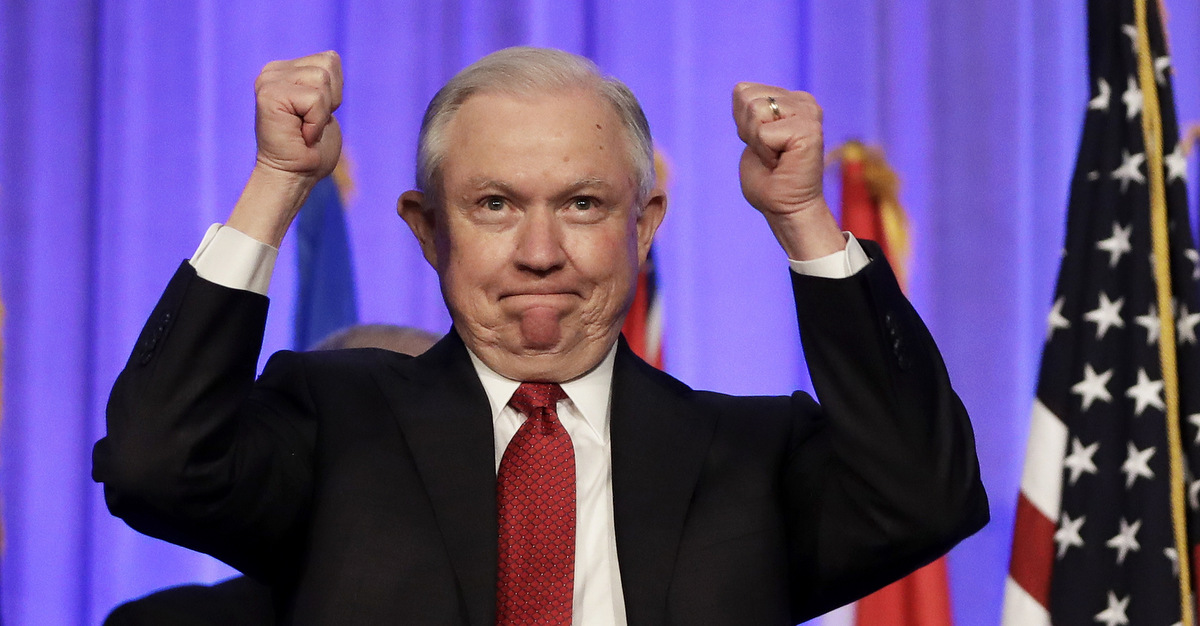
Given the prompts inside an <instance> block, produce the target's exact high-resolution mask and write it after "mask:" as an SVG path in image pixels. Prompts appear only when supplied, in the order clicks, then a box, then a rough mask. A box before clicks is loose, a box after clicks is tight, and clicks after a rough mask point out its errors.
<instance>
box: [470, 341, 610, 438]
mask: <svg viewBox="0 0 1200 626" xmlns="http://www.w3.org/2000/svg"><path fill="white" fill-rule="evenodd" d="M467 354H469V355H470V356H471V364H472V365H474V366H475V373H476V374H477V375H478V376H479V382H481V383H482V384H483V390H484V392H486V393H487V397H488V403H489V404H491V408H492V423H495V421H496V419H497V418H498V417H499V416H500V412H501V411H503V410H504V407H505V406H508V401H509V400H510V399H512V395H513V394H514V393H516V391H517V387H520V386H521V381H519V380H512V379H511V378H505V377H504V376H501V375H500V374H497V373H496V372H495V371H494V370H492V368H490V367H488V366H487V365H485V364H484V362H483V361H481V360H480V359H479V357H477V356H475V353H474V352H471V349H470V348H467ZM616 357H617V345H616V344H613V347H612V348H611V349H609V351H608V354H607V355H605V357H604V359H603V360H602V361H600V363H599V364H598V365H596V367H593V368H592V369H591V370H588V372H587V373H586V374H584V375H583V376H580V377H579V378H576V379H574V380H571V381H568V382H565V383H562V385H561V386H562V389H563V392H564V393H566V394H567V399H568V400H570V401H571V403H572V404H574V405H575V410H576V411H578V412H579V414H580V415H582V416H583V419H584V421H585V422H587V424H588V426H589V427H590V428H591V429H592V430H593V431H594V432H595V433H596V435H597V436H599V437H600V439H601V440H602V441H608V410H609V405H610V404H611V401H612V373H613V364H614V363H615V362H616Z"/></svg>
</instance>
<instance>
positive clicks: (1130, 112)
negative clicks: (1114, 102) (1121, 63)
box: [1121, 76, 1142, 120]
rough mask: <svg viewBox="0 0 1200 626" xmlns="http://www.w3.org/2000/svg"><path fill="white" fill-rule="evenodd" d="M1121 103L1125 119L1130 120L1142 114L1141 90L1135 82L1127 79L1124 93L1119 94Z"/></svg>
mask: <svg viewBox="0 0 1200 626" xmlns="http://www.w3.org/2000/svg"><path fill="white" fill-rule="evenodd" d="M1121 102H1124V103H1125V119H1126V120H1132V119H1133V118H1135V117H1137V116H1138V114H1139V113H1141V112H1142V90H1141V89H1138V85H1137V80H1135V79H1134V78H1133V77H1132V76H1130V77H1129V83H1128V85H1127V86H1126V87H1125V93H1123V94H1121Z"/></svg>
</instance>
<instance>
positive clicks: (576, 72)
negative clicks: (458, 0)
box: [417, 47, 655, 210]
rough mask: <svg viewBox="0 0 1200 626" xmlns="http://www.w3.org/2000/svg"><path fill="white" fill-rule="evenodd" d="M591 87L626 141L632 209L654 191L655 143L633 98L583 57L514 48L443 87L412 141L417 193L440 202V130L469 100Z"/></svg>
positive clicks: (442, 148)
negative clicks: (609, 107)
mask: <svg viewBox="0 0 1200 626" xmlns="http://www.w3.org/2000/svg"><path fill="white" fill-rule="evenodd" d="M578 88H591V89H594V90H595V91H596V93H597V94H598V95H599V96H600V97H601V98H602V99H604V100H605V101H607V102H608V103H610V104H612V106H613V108H614V109H615V110H616V112H617V116H618V117H619V118H620V119H621V124H622V126H624V128H625V133H626V135H627V136H628V146H629V159H630V163H632V164H633V167H634V172H635V174H636V176H637V181H636V182H637V186H638V189H637V198H636V201H637V206H638V210H641V208H642V205H643V204H644V203H645V202H646V200H647V199H649V197H650V191H651V190H652V189H653V188H654V182H655V181H654V143H653V140H651V138H650V124H649V122H647V121H646V114H645V113H644V112H643V111H642V106H641V105H640V104H638V101H637V97H635V96H634V95H633V92H632V91H630V89H629V87H627V86H625V83H622V82H621V81H620V80H617V79H616V78H612V77H606V76H604V75H603V74H601V73H600V68H598V67H596V64H595V63H593V62H592V61H591V60H589V59H586V58H584V57H581V56H578V55H575V54H571V53H569V52H563V51H561V50H553V49H548V48H531V47H515V48H505V49H503V50H499V51H497V52H493V53H492V54H489V55H487V56H485V57H483V58H482V59H480V60H478V61H476V62H475V63H473V64H471V65H470V66H468V67H467V68H466V69H464V70H463V71H461V72H459V73H458V74H456V75H455V76H454V78H451V79H450V82H448V83H446V84H445V85H444V86H443V87H442V88H441V89H440V90H438V92H437V94H436V95H435V96H434V97H433V100H431V101H430V102H429V106H428V107H427V108H426V109H425V117H424V119H423V120H422V121H421V133H420V135H419V137H418V139H417V188H418V189H419V190H421V191H422V192H423V193H424V194H425V196H426V198H427V199H428V200H430V202H428V203H427V206H437V205H438V204H440V202H441V198H440V195H441V192H442V189H441V183H442V181H441V173H442V172H441V167H442V161H443V160H444V159H445V157H446V145H445V143H446V142H445V128H446V125H447V124H449V122H450V120H451V119H452V118H453V117H454V114H455V113H456V112H457V111H458V109H459V108H460V107H462V105H463V103H464V102H466V101H467V99H469V98H470V97H471V96H473V95H475V94H478V93H484V92H500V93H505V94H510V95H514V96H530V95H539V94H544V93H554V92H561V91H567V90H571V89H578Z"/></svg>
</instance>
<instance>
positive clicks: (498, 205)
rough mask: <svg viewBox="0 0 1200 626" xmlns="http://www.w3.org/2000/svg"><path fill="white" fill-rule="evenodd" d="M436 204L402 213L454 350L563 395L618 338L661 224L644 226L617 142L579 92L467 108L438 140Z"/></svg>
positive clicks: (414, 204) (617, 135) (602, 110)
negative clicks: (450, 326) (455, 336)
mask: <svg viewBox="0 0 1200 626" xmlns="http://www.w3.org/2000/svg"><path fill="white" fill-rule="evenodd" d="M445 140H446V143H445V145H446V155H445V160H444V161H443V163H442V170H441V174H442V202H441V206H440V207H439V208H437V209H436V210H435V211H433V212H432V213H423V212H421V206H422V204H423V202H424V199H423V198H422V197H421V196H420V194H419V193H417V192H408V193H406V194H405V195H404V196H402V197H401V202H400V213H401V215H402V216H404V218H405V220H406V221H408V223H409V225H410V226H411V227H412V228H413V231H414V233H416V235H417V237H418V239H419V240H420V241H421V245H422V249H423V250H424V252H425V257H426V259H428V260H429V262H430V263H431V264H432V265H433V266H434V268H436V269H437V271H438V275H439V277H440V278H441V284H442V294H443V296H444V297H445V299H446V304H447V306H448V307H449V309H450V314H451V317H452V318H453V319H454V325H455V328H456V329H457V330H458V332H459V334H460V335H461V336H462V338H463V341H464V342H466V344H467V346H468V347H470V348H471V350H472V351H473V352H475V354H476V355H478V356H479V357H480V358H481V359H482V360H483V361H484V363H486V364H487V365H488V366H489V367H491V368H492V369H494V370H495V371H497V372H498V373H500V374H502V375H504V376H507V377H509V378H513V379H516V380H539V381H557V382H561V381H565V380H570V379H572V378H575V377H577V376H579V375H581V374H583V373H585V372H586V371H587V370H589V369H590V368H592V367H593V366H595V365H596V364H597V363H599V362H600V360H601V359H602V358H603V357H604V355H605V354H606V353H607V351H608V349H609V348H610V347H611V346H612V344H613V342H615V341H616V339H617V336H618V334H619V333H620V329H621V325H622V323H623V321H624V318H625V313H626V311H627V310H628V308H629V303H630V301H631V299H632V297H633V289H634V285H635V281H636V277H637V272H638V267H639V265H640V264H641V263H642V262H644V261H645V258H646V252H647V250H648V249H649V246H650V241H651V240H652V239H653V237H654V231H655V230H656V229H657V228H658V224H659V222H660V221H661V219H662V215H663V211H664V209H665V198H664V197H663V195H662V194H661V193H660V192H659V191H657V190H656V191H655V192H654V193H653V194H651V196H652V197H651V198H650V200H649V202H648V203H647V206H646V208H645V210H644V211H643V212H641V213H640V216H639V211H638V207H636V206H635V205H634V202H635V200H636V198H635V196H636V190H637V181H636V176H635V172H634V169H633V167H632V164H631V162H630V158H629V150H628V143H627V141H628V140H627V138H626V134H625V132H624V129H623V128H622V126H621V123H620V120H619V118H618V116H617V114H616V112H615V111H614V110H613V109H612V107H611V105H609V104H607V103H605V102H603V101H602V100H600V99H599V98H598V97H597V96H596V95H595V94H594V93H592V92H590V91H587V90H578V91H567V92H563V93H556V94H549V95H539V96H532V97H514V96H509V95H504V94H499V93H482V94H477V95H475V96H472V97H471V98H470V99H468V100H467V101H466V102H465V103H464V104H463V106H462V107H461V108H460V109H459V110H458V112H457V113H456V114H455V115H454V117H453V118H452V119H451V120H450V122H449V123H448V124H447V126H446V128H445Z"/></svg>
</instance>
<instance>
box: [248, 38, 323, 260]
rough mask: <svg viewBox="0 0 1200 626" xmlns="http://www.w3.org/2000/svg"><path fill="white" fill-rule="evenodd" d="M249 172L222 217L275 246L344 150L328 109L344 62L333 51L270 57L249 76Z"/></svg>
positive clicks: (256, 237) (252, 235)
mask: <svg viewBox="0 0 1200 626" xmlns="http://www.w3.org/2000/svg"><path fill="white" fill-rule="evenodd" d="M254 94H255V124H254V130H255V138H256V139H257V142H258V154H257V156H256V159H255V166H254V171H253V172H252V173H251V175H250V180H249V181H248V182H247V183H246V188H245V189H244V190H243V191H242V196H241V198H240V199H239V200H238V203H237V206H235V207H234V210H233V213H232V214H231V215H230V216H229V220H228V221H227V222H226V224H228V225H229V226H232V227H234V228H236V229H238V230H240V231H242V232H243V233H246V234H247V235H250V236H251V237H254V238H255V239H258V240H259V241H263V242H265V243H269V244H271V245H273V246H276V247H278V246H279V244H280V242H281V241H282V240H283V235H284V233H286V232H287V229H288V226H289V225H290V224H291V223H292V220H293V219H294V218H295V217H296V213H298V212H299V210H300V207H301V206H302V205H303V204H304V200H305V198H307V197H308V193H309V192H310V191H311V190H312V187H313V185H315V184H316V183H317V181H319V180H320V179H322V178H324V177H325V176H328V175H329V173H330V172H332V171H333V168H334V166H336V165H337V162H338V158H339V156H340V155H341V151H342V132H341V128H340V127H339V126H338V121H337V118H335V117H334V116H333V112H334V111H336V110H337V108H338V106H340V105H341V103H342V62H341V59H340V58H339V57H338V55H337V53H336V52H333V51H329V52H322V53H320V54H314V55H310V56H306V57H301V58H299V59H293V60H290V61H272V62H271V63H268V64H267V65H266V67H264V68H263V70H262V73H260V74H259V76H258V79H257V80H256V81H255V83H254Z"/></svg>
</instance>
